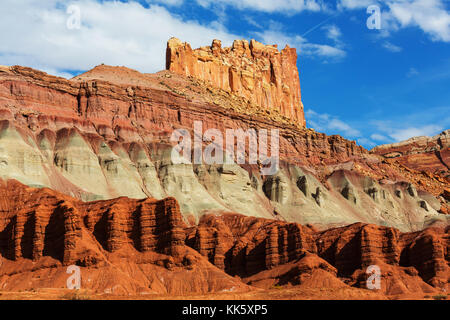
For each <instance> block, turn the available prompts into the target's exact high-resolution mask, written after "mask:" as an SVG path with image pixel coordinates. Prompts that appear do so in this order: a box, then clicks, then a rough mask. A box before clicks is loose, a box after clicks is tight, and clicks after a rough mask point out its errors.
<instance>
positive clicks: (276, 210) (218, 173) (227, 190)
mask: <svg viewBox="0 0 450 320" xmlns="http://www.w3.org/2000/svg"><path fill="white" fill-rule="evenodd" d="M216 45H217V43H216ZM215 48H216V49H217V46H216V47H215ZM239 48H240V47H239V45H238V44H236V46H235V48H234V49H230V52H229V53H228V54H230V55H236V54H238V52H239V54H240V55H241V56H242V57H244V53H242V52H241V51H240V50H241V49H239ZM242 48H244V49H245V48H247V47H246V45H245V43H243V47H242ZM252 48H253V49H252ZM216 49H214V50H216ZM257 49H258V44H253V45H252V44H249V47H248V50H250V55H254V57H253V58H252V59H256V60H255V61H256V62H254V63H259V62H258V61H259V60H258V59H269V60H270V59H271V57H272V56H271V54H272V53H270V54H269V55H266V54H261V57H260V56H258V54H255V53H256V52H257V51H255V50H257ZM266 49H267V48H266ZM205 50H206V51H208V50H210V49H205ZM211 50H212V49H211ZM217 50H218V49H217ZM220 50H222V51H223V50H225V51H227V50H228V49H220ZM245 50H247V49H245ZM252 50H253V51H254V52H253V51H252ZM261 50H262V49H261ZM264 50H265V49H264ZM267 50H269V51H270V52H272V51H273V52H275V51H276V49H274V48H272V49H270V48H269V49H267ZM274 50H275V51H274ZM232 51H236V52H235V53H231V52H232ZM208 52H209V51H208ZM252 52H253V53H252ZM262 52H264V51H262ZM273 54H274V57H279V56H280V55H283V54H284V53H278V54H276V53H273ZM273 59H275V58H273ZM277 59H278V58H277ZM271 63H278V62H276V61H275V62H273V61H272V62H271ZM255 67H256V66H255ZM277 77H278V76H275V78H276V79H278V78H277ZM260 81H262V80H261V79H256V78H255V79H254V83H253V86H254V88H256V87H257V86H258V85H259V84H258V83H259V82H260ZM247 107H249V108H250V107H251V105H250V104H247V102H245V101H243V100H242V99H241V98H237V97H236V95H234V94H231V93H229V94H227V93H224V91H223V90H222V91H221V90H219V89H218V88H217V87H214V86H212V84H206V83H203V82H199V81H198V79H196V78H194V77H185V76H182V75H179V74H176V73H173V72H170V71H163V72H160V73H157V74H151V75H149V74H141V73H139V72H137V71H134V70H130V69H127V68H124V67H108V66H99V67H96V68H94V69H93V70H91V71H89V72H87V73H85V74H83V75H80V76H77V77H75V78H74V79H72V80H65V79H62V78H57V77H52V76H49V75H47V74H45V73H42V72H39V71H36V70H32V69H29V68H23V67H10V68H9V67H8V68H3V69H1V70H0V116H1V118H0V177H1V179H3V180H8V179H16V180H18V181H20V182H22V183H24V184H26V185H29V186H37V187H49V188H52V189H54V190H57V191H60V192H62V193H64V194H66V195H69V196H72V197H75V198H78V199H82V200H84V201H93V200H101V199H112V198H117V197H121V196H126V197H129V198H134V199H144V198H147V197H151V198H156V199H163V198H165V197H168V196H172V197H174V198H176V199H177V201H178V203H179V207H180V212H181V214H182V216H183V218H184V219H185V220H186V222H189V223H192V224H194V223H197V222H198V221H200V220H201V218H202V217H203V216H204V215H206V214H214V215H221V214H223V213H240V214H244V215H246V216H254V217H260V218H268V219H275V220H280V221H286V222H298V223H302V224H313V225H315V226H316V227H317V228H319V229H326V228H329V227H336V226H342V225H348V224H351V223H355V222H367V223H373V224H378V225H385V226H393V227H396V228H398V229H400V230H401V231H411V230H419V229H423V228H425V227H427V226H430V225H434V224H441V223H442V224H445V223H446V221H447V216H446V215H444V214H443V212H445V208H447V207H446V206H448V201H449V197H448V191H446V188H447V189H448V183H446V182H445V181H443V180H439V179H436V178H435V177H434V176H433V175H432V174H430V175H421V174H417V173H414V172H412V171H407V170H406V169H405V168H404V167H403V166H400V165H398V164H396V163H395V162H392V159H391V160H389V159H387V160H386V159H384V158H381V157H380V156H377V155H374V154H370V153H369V152H368V151H366V150H365V149H364V148H362V147H360V146H357V145H356V144H355V142H352V141H348V140H345V139H343V138H342V137H339V136H326V135H325V134H321V133H317V132H315V131H313V130H309V129H305V128H303V127H302V126H301V125H299V123H301V121H300V122H299V121H295V122H287V121H285V120H283V118H282V117H281V115H282V113H283V112H284V111H283V110H282V109H280V110H278V111H277V112H276V113H271V112H265V111H264V112H262V113H258V112H254V113H249V110H256V111H257V110H259V109H246V108H247ZM258 108H259V107H258ZM272 111H273V110H272ZM252 112H253V111H252ZM300 120H301V119H300ZM195 121H201V122H202V125H203V131H206V130H208V129H212V128H214V129H217V130H218V131H220V132H222V133H223V135H224V136H225V131H226V130H227V129H242V130H249V129H255V130H261V129H267V130H271V129H274V128H276V129H278V130H279V131H280V135H279V136H280V139H279V158H280V168H279V170H278V172H276V173H275V174H273V175H270V176H263V175H261V170H260V167H259V165H253V164H252V165H249V164H237V163H236V162H234V161H231V162H229V163H226V164H211V165H207V164H205V163H201V164H195V163H194V164H192V163H189V162H185V163H183V162H179V161H176V160H177V159H174V157H173V155H172V148H173V145H174V144H173V142H171V141H170V140H171V139H170V137H171V134H172V132H173V131H174V130H175V129H180V128H182V129H185V130H187V131H188V132H191V133H192V131H193V127H194V122H195ZM441 140H442V141H444V139H441ZM441 140H440V141H441ZM202 145H203V147H205V146H206V145H207V142H206V141H203V144H202ZM178 160H179V159H178ZM439 195H442V197H439Z"/></svg>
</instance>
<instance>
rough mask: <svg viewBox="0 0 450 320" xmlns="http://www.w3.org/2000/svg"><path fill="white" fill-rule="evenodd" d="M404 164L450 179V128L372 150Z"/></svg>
mask: <svg viewBox="0 0 450 320" xmlns="http://www.w3.org/2000/svg"><path fill="white" fill-rule="evenodd" d="M371 152H373V153H375V154H379V155H382V156H383V157H385V158H387V159H395V160H397V161H398V162H399V163H401V164H402V165H404V166H406V167H408V168H411V169H414V170H417V171H424V172H428V173H430V174H436V175H438V176H441V177H442V178H443V179H446V180H447V181H450V130H446V131H444V132H442V133H441V134H438V135H437V136H435V137H425V136H423V137H414V138H411V139H408V140H405V141H402V142H398V143H394V144H387V145H381V146H378V147H375V148H373V149H372V150H371Z"/></svg>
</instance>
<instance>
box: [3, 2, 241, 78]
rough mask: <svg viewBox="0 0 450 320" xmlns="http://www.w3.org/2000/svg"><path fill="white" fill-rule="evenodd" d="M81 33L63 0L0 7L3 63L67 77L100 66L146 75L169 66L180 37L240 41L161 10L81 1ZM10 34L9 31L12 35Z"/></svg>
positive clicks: (218, 29) (217, 25)
mask: <svg viewBox="0 0 450 320" xmlns="http://www.w3.org/2000/svg"><path fill="white" fill-rule="evenodd" d="M70 4H76V5H78V6H79V8H80V10H81V28H80V29H79V30H78V29H73V30H69V29H68V28H67V26H66V21H67V19H68V18H69V14H67V13H66V4H64V3H63V2H61V1H58V0H48V1H40V0H23V1H16V0H3V1H1V2H0V11H1V12H2V19H0V28H1V29H2V30H3V32H2V35H1V41H0V63H1V64H3V65H15V64H18V65H25V66H30V67H34V68H38V69H43V70H48V71H49V72H52V73H53V74H61V75H65V76H67V73H68V72H69V73H71V72H74V71H78V70H87V69H90V68H92V67H93V66H95V65H98V64H100V63H105V64H109V65H126V66H128V67H131V68H134V69H138V70H139V71H142V72H155V71H158V70H161V69H164V67H165V47H166V42H167V40H168V39H169V38H170V37H172V36H176V37H178V38H180V39H181V40H183V41H188V42H190V43H191V44H192V46H194V47H199V46H202V45H205V44H207V43H209V42H210V41H211V40H212V39H214V38H218V39H221V40H222V41H223V43H224V44H225V45H230V44H231V43H232V40H233V39H239V38H241V37H239V36H236V35H231V34H230V33H229V32H228V31H227V30H226V28H225V27H223V25H221V24H220V23H217V22H215V23H211V24H209V25H205V24H200V23H199V22H197V21H183V20H182V19H181V17H178V16H176V15H173V14H171V13H169V12H168V11H167V10H166V9H165V8H163V7H161V6H158V5H150V6H149V8H144V7H143V6H142V5H140V4H139V3H137V2H129V3H123V2H118V1H113V2H112V1H105V2H101V3H99V2H96V1H94V0H81V1H76V2H73V3H70ZM7 30H10V31H8V32H7Z"/></svg>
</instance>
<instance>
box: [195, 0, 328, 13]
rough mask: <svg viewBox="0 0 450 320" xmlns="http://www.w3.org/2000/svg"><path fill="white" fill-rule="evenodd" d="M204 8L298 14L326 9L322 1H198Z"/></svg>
mask: <svg viewBox="0 0 450 320" xmlns="http://www.w3.org/2000/svg"><path fill="white" fill-rule="evenodd" d="M197 3H199V4H200V5H202V6H203V7H209V6H212V5H217V4H220V5H228V6H233V7H235V8H237V9H240V10H244V9H251V10H256V11H263V12H284V13H298V12H302V11H320V10H322V9H325V8H326V5H325V4H324V3H323V1H321V0H276V1H274V0H197Z"/></svg>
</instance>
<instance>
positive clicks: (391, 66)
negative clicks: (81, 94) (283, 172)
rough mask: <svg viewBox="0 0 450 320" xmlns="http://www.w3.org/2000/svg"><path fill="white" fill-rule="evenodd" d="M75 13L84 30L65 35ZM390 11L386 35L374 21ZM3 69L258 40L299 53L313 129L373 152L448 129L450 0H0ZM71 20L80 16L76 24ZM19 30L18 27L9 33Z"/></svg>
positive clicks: (120, 60)
mask: <svg viewBox="0 0 450 320" xmlns="http://www.w3.org/2000/svg"><path fill="white" fill-rule="evenodd" d="M70 5H75V6H76V8H78V9H79V13H80V28H70V27H68V21H69V20H70V19H71V18H73V17H74V11H73V10H72V11H69V12H67V9H68V7H69V6H70ZM370 5H377V6H378V7H379V8H380V10H381V20H380V21H381V29H379V30H377V29H369V28H368V27H367V25H366V21H367V19H368V18H369V17H370V14H369V13H367V8H368V6H370ZM0 11H1V12H2V13H3V14H2V19H1V21H0V27H1V28H2V30H10V31H9V32H2V34H1V35H0V64H2V65H16V64H18V65H25V66H30V67H34V68H37V69H41V70H44V71H47V72H48V73H51V74H55V75H60V76H64V77H71V76H72V75H75V74H77V73H80V72H82V71H85V70H88V69H90V68H92V67H94V66H95V65H98V64H100V63H106V64H110V65H125V66H128V67H131V68H134V69H137V70H139V71H141V72H156V71H159V70H161V69H163V68H164V59H165V45H166V41H167V40H168V39H169V38H170V37H171V36H176V37H178V38H180V39H181V40H183V41H188V42H190V43H191V44H192V46H193V47H198V46H203V45H209V44H210V43H211V41H212V39H214V38H217V39H221V40H222V42H223V43H224V45H230V44H231V43H232V41H233V40H234V39H257V40H259V41H261V42H264V43H267V44H275V43H276V44H278V45H279V47H284V46H285V45H286V44H289V45H290V46H291V47H296V48H297V50H298V54H299V59H298V67H299V70H300V81H301V87H302V97H303V103H304V106H305V111H306V120H307V125H308V126H309V127H312V128H314V129H316V130H317V131H321V132H325V133H327V134H340V135H342V136H344V137H345V138H348V139H351V140H356V141H357V142H358V143H359V144H361V145H363V146H365V147H366V148H369V149H370V148H372V147H373V146H375V145H378V144H383V143H391V142H396V141H400V140H404V139H407V138H409V137H412V136H416V135H435V134H437V133H439V132H441V131H442V130H445V129H448V128H450V90H449V88H450V1H446V0H395V1H394V0H329V1H322V0H277V1H275V0H190V1H188V0H140V1H120V2H119V1H106V0H104V1H96V0H80V1H59V0H47V1H41V0H21V1H16V0H2V2H1V3H0ZM71 21H72V22H73V21H74V20H71ZM11 26H13V27H11Z"/></svg>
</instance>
